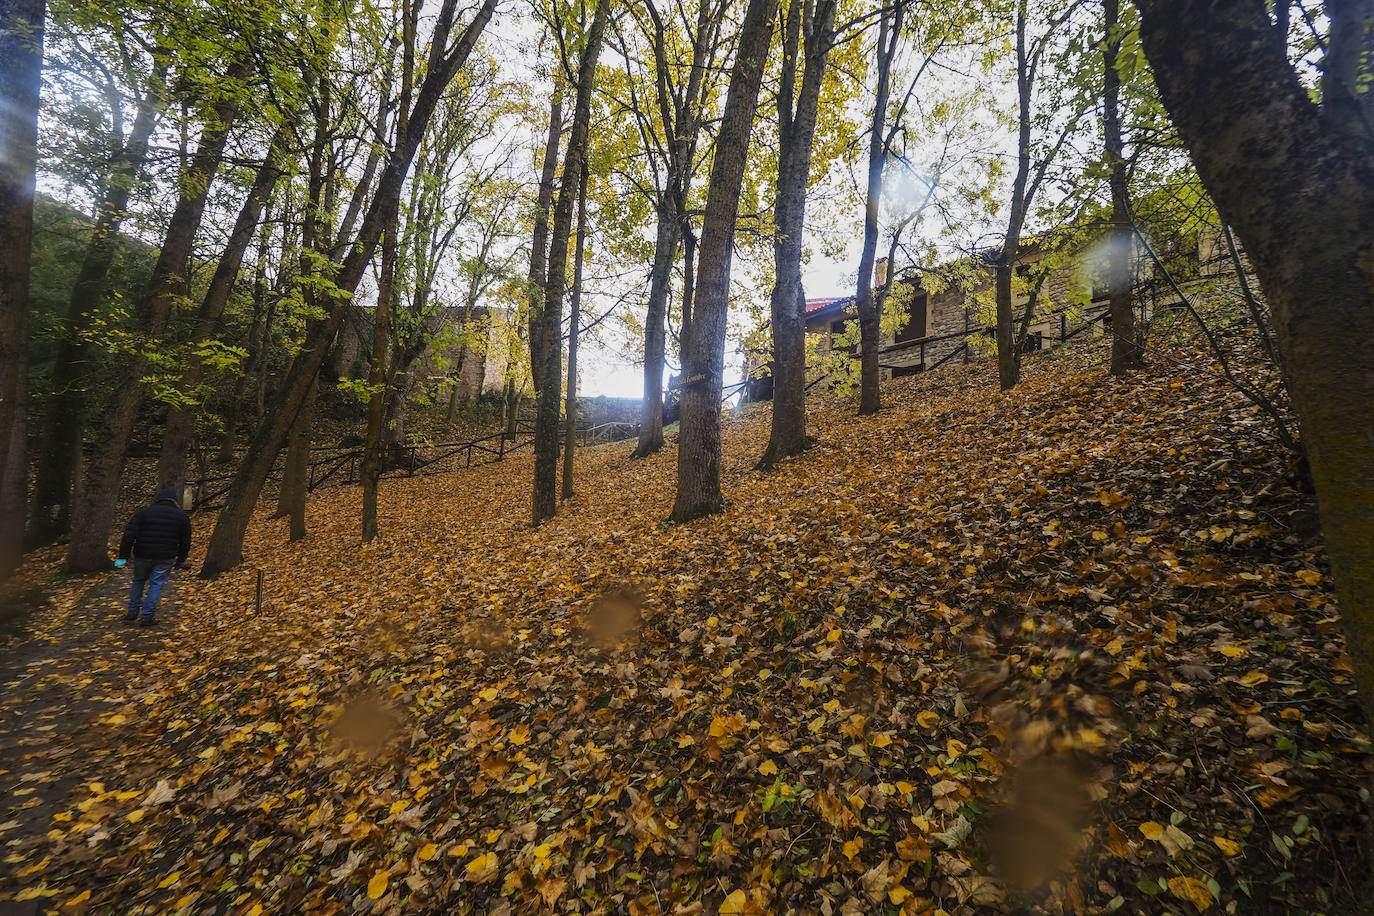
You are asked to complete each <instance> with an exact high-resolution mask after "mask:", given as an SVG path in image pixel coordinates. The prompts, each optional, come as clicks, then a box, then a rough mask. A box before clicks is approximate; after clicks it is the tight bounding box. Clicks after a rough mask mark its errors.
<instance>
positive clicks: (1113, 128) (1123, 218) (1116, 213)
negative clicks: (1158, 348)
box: [1102, 0, 1141, 377]
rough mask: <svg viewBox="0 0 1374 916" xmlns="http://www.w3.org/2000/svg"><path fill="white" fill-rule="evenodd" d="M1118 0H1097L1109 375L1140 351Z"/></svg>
mask: <svg viewBox="0 0 1374 916" xmlns="http://www.w3.org/2000/svg"><path fill="white" fill-rule="evenodd" d="M1120 13H1121V11H1120V0H1102V22H1103V25H1104V26H1105V28H1106V35H1105V36H1104V37H1103V40H1102V136H1103V140H1104V151H1105V153H1106V158H1107V167H1108V168H1109V169H1110V170H1111V171H1110V174H1109V176H1108V183H1109V185H1110V187H1111V192H1112V218H1111V234H1110V236H1109V241H1108V243H1107V245H1108V247H1107V261H1108V263H1107V271H1108V276H1107V282H1108V289H1109V291H1110V296H1111V299H1110V303H1109V306H1108V308H1109V311H1110V313H1111V316H1112V318H1111V321H1112V368H1111V372H1112V375H1115V376H1118V377H1120V376H1123V375H1125V374H1126V373H1128V372H1130V371H1131V370H1132V369H1139V368H1140V365H1141V354H1140V346H1139V342H1138V341H1137V340H1136V332H1135V307H1134V302H1133V297H1132V295H1131V252H1133V251H1134V250H1135V234H1134V233H1133V232H1132V231H1131V195H1130V190H1129V187H1128V185H1127V183H1126V160H1125V157H1124V155H1123V152H1122V150H1123V148H1124V146H1123V143H1122V140H1121V73H1120V71H1118V70H1117V57H1118V56H1119V55H1120V53H1121V39H1122V34H1121V15H1120Z"/></svg>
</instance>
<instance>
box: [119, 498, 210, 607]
mask: <svg viewBox="0 0 1374 916" xmlns="http://www.w3.org/2000/svg"><path fill="white" fill-rule="evenodd" d="M190 552H191V520H190V519H189V518H188V517H187V516H186V513H185V512H182V511H181V507H180V506H178V505H177V495H176V491H175V490H173V489H172V488H171V487H167V488H164V489H162V490H159V491H158V493H157V498H156V499H154V500H153V504H152V505H151V506H145V507H144V508H142V509H139V510H138V511H137V512H135V513H134V516H133V518H131V519H129V524H127V525H125V526H124V537H123V539H122V540H120V542H119V559H118V560H116V561H115V566H116V567H121V566H123V565H124V564H125V563H127V562H128V561H129V558H130V557H132V558H133V561H134V582H133V587H132V588H130V589H129V611H128V613H126V614H125V615H124V619H125V620H126V621H128V622H130V623H132V622H133V621H135V620H137V621H138V622H139V624H140V625H142V626H145V627H149V626H152V625H153V624H155V623H157V618H156V617H154V616H153V612H154V611H155V610H157V600H158V599H159V598H161V597H162V589H163V586H165V585H166V584H167V579H168V578H169V577H170V576H171V575H172V567H173V566H174V565H175V566H176V567H177V568H179V569H186V568H187V564H186V556H187V554H189V553H190ZM145 588H146V589H147V594H144V589H145Z"/></svg>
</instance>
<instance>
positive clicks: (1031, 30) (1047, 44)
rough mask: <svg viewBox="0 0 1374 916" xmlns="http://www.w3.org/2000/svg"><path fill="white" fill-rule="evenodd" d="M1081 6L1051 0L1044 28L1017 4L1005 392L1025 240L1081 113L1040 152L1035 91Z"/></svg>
mask: <svg viewBox="0 0 1374 916" xmlns="http://www.w3.org/2000/svg"><path fill="white" fill-rule="evenodd" d="M1076 6H1077V4H1076V3H1067V2H1063V0H1050V3H1049V4H1048V5H1047V7H1046V9H1045V10H1044V15H1043V20H1044V21H1040V22H1039V25H1040V28H1039V29H1035V26H1036V24H1037V22H1038V19H1037V16H1036V15H1034V13H1035V12H1037V11H1032V10H1031V9H1030V0H1016V17H1015V23H1014V26H1015V32H1016V41H1015V51H1016V173H1015V175H1014V177H1013V178H1012V184H1011V201H1010V204H1009V206H1008V209H1007V228H1006V232H1004V233H1003V235H1002V244H1001V246H1000V247H999V249H998V252H997V256H996V262H995V263H994V265H993V297H994V300H995V302H996V306H997V381H998V384H999V385H1000V386H1001V388H1002V390H1003V391H1007V390H1010V389H1012V388H1015V387H1016V383H1017V382H1019V381H1020V380H1021V342H1022V340H1021V338H1022V336H1023V335H1022V334H1018V333H1017V321H1016V314H1015V306H1016V302H1015V299H1016V288H1015V287H1016V281H1015V277H1016V261H1017V257H1018V256H1019V254H1020V251H1021V236H1022V233H1023V232H1024V231H1025V228H1026V220H1027V219H1028V217H1029V216H1030V213H1031V207H1032V206H1033V205H1034V204H1035V200H1036V197H1037V196H1038V195H1039V193H1040V189H1041V188H1042V187H1043V186H1044V183H1045V177H1046V175H1047V174H1049V170H1050V166H1051V165H1052V164H1053V163H1054V160H1055V157H1056V156H1057V155H1058V154H1059V151H1060V150H1061V149H1063V147H1064V144H1065V143H1066V142H1067V141H1068V139H1069V138H1070V137H1071V136H1073V134H1074V129H1075V127H1076V124H1077V115H1076V114H1074V115H1072V116H1070V117H1068V118H1060V119H1059V121H1058V126H1057V132H1056V134H1055V139H1053V140H1052V141H1051V142H1049V143H1048V144H1046V146H1045V148H1043V149H1039V150H1037V149H1036V148H1035V147H1034V146H1033V144H1034V143H1035V127H1036V108H1035V105H1036V90H1037V89H1038V88H1039V82H1040V79H1041V77H1042V76H1043V71H1042V69H1041V68H1042V66H1043V64H1044V62H1045V59H1046V56H1047V55H1048V54H1049V53H1050V50H1051V45H1052V43H1053V42H1054V41H1056V40H1058V39H1059V38H1060V37H1061V36H1060V30H1061V28H1062V27H1063V25H1064V24H1065V22H1067V21H1068V19H1069V17H1070V16H1071V15H1072V14H1073V12H1074V11H1075V8H1076ZM1034 303H1035V297H1034V296H1031V297H1030V298H1029V301H1028V302H1027V305H1026V311H1025V314H1023V315H1022V320H1021V323H1020V327H1021V328H1022V329H1024V328H1027V327H1029V325H1030V318H1031V314H1030V313H1031V310H1032V309H1033V308H1034Z"/></svg>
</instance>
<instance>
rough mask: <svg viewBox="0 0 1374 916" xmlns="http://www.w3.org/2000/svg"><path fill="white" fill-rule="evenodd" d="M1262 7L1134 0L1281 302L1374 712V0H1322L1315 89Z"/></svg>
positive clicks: (1329, 543) (1334, 556)
mask: <svg viewBox="0 0 1374 916" xmlns="http://www.w3.org/2000/svg"><path fill="white" fill-rule="evenodd" d="M1285 5H1286V4H1285ZM1266 6H1267V4H1265V3H1264V2H1263V0H1137V7H1138V8H1139V10H1140V15H1141V25H1140V31H1141V40H1142V42H1143V43H1144V47H1145V52H1146V55H1147V57H1148V58H1149V61H1150V64H1151V66H1152V68H1153V70H1154V73H1155V79H1156V81H1157V82H1158V84H1159V89H1160V95H1161V97H1162V99H1163V101H1164V105H1165V108H1166V109H1167V110H1168V112H1169V114H1170V116H1171V117H1172V119H1173V121H1174V123H1175V125H1176V126H1177V128H1178V131H1179V134H1180V135H1181V136H1182V138H1183V141H1184V143H1185V144H1186V145H1187V147H1188V149H1189V151H1190V152H1191V153H1192V156H1193V160H1194V162H1195V164H1196V165H1197V170H1198V174H1199V175H1201V177H1202V181H1203V184H1204V185H1205V186H1206V188H1207V190H1208V192H1209V193H1210V194H1211V196H1212V198H1213V200H1214V201H1215V202H1216V205H1217V209H1218V210H1219V211H1220V213H1221V216H1222V218H1223V220H1225V222H1226V223H1227V224H1228V225H1229V226H1231V227H1232V229H1234V231H1235V233H1236V235H1237V236H1238V237H1239V238H1240V241H1241V243H1242V244H1243V245H1244V248H1245V251H1246V253H1247V254H1248V255H1249V257H1250V260H1251V262H1252V263H1253V265H1254V269H1255V273H1256V274H1257V275H1258V278H1259V281H1260V284H1261V286H1262V287H1263V289H1264V292H1265V295H1266V297H1267V298H1268V300H1269V304H1270V307H1271V309H1272V311H1273V315H1274V319H1275V322H1274V323H1275V332H1276V335H1277V337H1278V342H1279V347H1280V350H1281V352H1282V354H1283V357H1284V363H1285V365H1286V367H1287V371H1288V375H1289V379H1290V386H1291V390H1290V395H1291V397H1292V402H1293V406H1294V408H1295V410H1296V412H1297V414H1298V417H1299V419H1300V421H1301V426H1302V436H1303V444H1304V446H1305V448H1306V452H1307V456H1308V460H1309V462H1310V465H1311V469H1312V479H1313V481H1314V483H1315V484H1316V489H1317V503H1318V507H1319V510H1320V512H1321V519H1322V529H1323V533H1324V534H1325V537H1326V547H1327V555H1328V557H1329V559H1330V561H1331V573H1332V576H1333V578H1334V579H1335V584H1336V594H1337V596H1338V598H1339V600H1340V605H1341V621H1342V624H1343V626H1344V629H1345V636H1346V646H1347V648H1348V649H1349V652H1350V655H1351V657H1352V659H1353V661H1354V672H1355V680H1356V683H1357V685H1358V687H1359V691H1360V695H1361V699H1362V700H1363V702H1364V707H1365V711H1366V714H1367V715H1369V716H1370V718H1371V719H1374V347H1371V346H1370V341H1374V244H1372V243H1371V239H1374V127H1371V125H1374V94H1371V93H1370V92H1369V91H1368V82H1369V80H1370V78H1371V75H1374V71H1372V69H1371V64H1372V63H1374V53H1372V52H1374V3H1371V2H1369V0H1340V2H1336V0H1332V2H1328V3H1327V4H1326V14H1327V17H1328V19H1329V23H1330V26H1329V30H1328V33H1327V38H1326V45H1325V58H1324V59H1323V61H1322V66H1321V73H1322V76H1321V82H1320V85H1319V86H1318V87H1316V89H1317V91H1316V92H1315V93H1314V92H1312V91H1311V90H1309V87H1307V86H1305V85H1304V84H1303V82H1302V80H1301V78H1300V77H1299V74H1298V71H1297V70H1296V69H1295V67H1294V65H1293V64H1292V63H1291V62H1290V60H1289V57H1288V53H1287V51H1288V48H1287V40H1286V35H1284V34H1280V32H1279V30H1278V29H1276V28H1275V27H1274V24H1273V23H1272V22H1271V21H1270V20H1269V16H1268V14H1267V12H1266Z"/></svg>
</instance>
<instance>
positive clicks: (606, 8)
mask: <svg viewBox="0 0 1374 916" xmlns="http://www.w3.org/2000/svg"><path fill="white" fill-rule="evenodd" d="M609 14H610V0H597V4H596V12H595V13H594V14H593V15H592V24H591V27H590V28H589V29H588V30H587V45H586V47H585V48H584V49H583V51H582V60H581V63H580V64H579V65H578V72H577V102H576V105H575V107H574V109H573V122H572V130H571V132H570V133H569V135H568V152H567V155H566V156H565V157H564V159H563V181H562V183H561V184H560V185H559V188H558V203H557V204H555V205H554V211H553V229H552V239H551V241H550V244H549V271H548V278H547V280H546V282H545V284H544V312H543V316H542V317H543V334H544V340H545V342H546V343H547V344H548V349H547V352H545V354H544V365H543V369H542V371H543V374H544V380H543V384H542V385H541V386H540V389H539V394H538V398H539V410H538V412H537V413H536V415H535V421H534V422H535V430H534V523H535V524H536V525H538V524H539V523H540V522H543V521H544V520H545V519H549V518H552V517H553V515H554V513H556V512H557V511H558V414H559V408H560V407H561V406H562V403H561V402H562V400H563V397H562V395H563V390H562V389H563V347H562V345H561V341H562V337H563V291H564V290H565V289H566V288H567V285H568V278H567V270H568V237H569V236H570V235H571V233H572V221H573V204H574V203H575V198H576V197H577V188H578V184H579V182H578V180H577V178H576V176H578V175H580V174H581V173H582V165H583V162H584V161H585V157H586V152H587V131H588V128H589V126H590V123H591V106H592V89H593V85H594V83H595V82H596V61H597V58H598V57H600V55H601V39H602V37H603V36H604V35H605V32H606V19H607V17H608V16H609Z"/></svg>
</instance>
